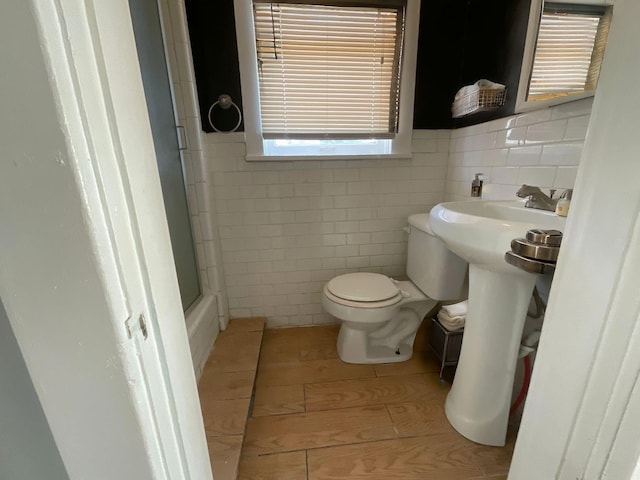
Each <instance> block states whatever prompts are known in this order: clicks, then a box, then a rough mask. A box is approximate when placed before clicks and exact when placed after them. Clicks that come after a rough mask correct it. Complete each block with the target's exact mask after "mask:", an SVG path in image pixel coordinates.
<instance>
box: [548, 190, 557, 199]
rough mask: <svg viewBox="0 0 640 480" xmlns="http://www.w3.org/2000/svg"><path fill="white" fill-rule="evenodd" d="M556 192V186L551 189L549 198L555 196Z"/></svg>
mask: <svg viewBox="0 0 640 480" xmlns="http://www.w3.org/2000/svg"><path fill="white" fill-rule="evenodd" d="M555 194H556V189H555V188H551V189H549V198H553V196H554V195H555Z"/></svg>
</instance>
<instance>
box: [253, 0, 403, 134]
mask: <svg viewBox="0 0 640 480" xmlns="http://www.w3.org/2000/svg"><path fill="white" fill-rule="evenodd" d="M378 4H380V6H378ZM384 4H385V5H386V6H382V2H376V0H372V1H370V2H368V3H367V5H366V6H363V5H358V4H356V3H354V2H351V3H346V4H345V3H344V2H343V3H342V4H341V5H339V6H338V5H330V4H322V5H320V4H315V3H312V2H307V3H294V2H287V1H282V2H278V3H274V2H264V1H261V0H254V3H253V10H254V24H255V33H256V43H257V45H256V47H257V59H258V83H259V89H260V112H261V122H262V132H263V136H264V138H392V137H393V135H394V134H395V133H396V132H397V129H398V102H399V89H400V78H399V77H400V75H399V72H400V62H401V60H402V58H401V57H402V39H403V29H404V2H395V4H394V1H391V2H389V1H385V2H384ZM389 5H391V6H389Z"/></svg>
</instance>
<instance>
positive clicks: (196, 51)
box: [186, 0, 530, 132]
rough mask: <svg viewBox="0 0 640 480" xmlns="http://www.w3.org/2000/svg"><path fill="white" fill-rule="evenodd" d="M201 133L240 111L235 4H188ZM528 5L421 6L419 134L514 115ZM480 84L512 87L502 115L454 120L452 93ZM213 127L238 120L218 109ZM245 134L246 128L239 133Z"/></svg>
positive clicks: (442, 0) (207, 0)
mask: <svg viewBox="0 0 640 480" xmlns="http://www.w3.org/2000/svg"><path fill="white" fill-rule="evenodd" d="M186 6H187V17H188V22H189V32H190V36H191V47H192V51H193V60H194V64H195V70H196V82H197V85H198V96H199V99H200V113H201V117H202V119H203V130H205V131H207V132H211V131H212V130H213V129H212V128H211V127H210V126H209V124H208V121H207V112H208V110H209V107H210V106H211V104H212V103H213V102H215V101H216V100H217V98H218V96H219V95H221V94H223V93H227V94H229V95H231V96H232V98H233V99H234V101H235V102H236V103H237V104H238V106H240V108H242V92H241V89H240V72H239V68H238V51H237V47H236V31H235V20H234V16H233V0H216V1H215V2H214V1H211V0H186ZM529 7H530V0H492V1H490V2H488V1H486V0H437V1H436V0H422V7H421V12H420V37H419V45H418V68H417V71H416V92H415V106H414V120H413V123H414V128H417V129H430V128H458V127H463V126H468V125H475V124H477V123H482V122H485V121H488V120H492V119H495V118H501V117H505V116H509V115H513V113H514V109H515V99H516V91H517V88H518V80H519V76H520V69H521V66H522V54H523V51H524V43H525V37H526V29H527V23H528V15H529ZM481 78H487V79H489V80H492V81H495V82H499V83H503V84H505V85H506V86H507V101H506V104H505V105H504V106H503V107H501V108H500V109H497V110H494V111H490V112H484V113H479V114H472V115H469V116H467V117H463V118H460V119H453V118H452V117H451V103H452V101H453V97H454V95H455V93H456V92H457V91H458V89H459V88H461V87H462V86H464V85H468V84H472V83H474V82H476V81H477V80H479V79H481ZM215 115H216V117H215V118H216V126H218V128H220V129H221V130H226V129H230V128H232V127H233V126H234V125H235V122H236V121H237V117H236V115H235V112H233V111H228V112H224V111H221V110H220V109H216V111H215ZM240 130H242V126H241V127H240Z"/></svg>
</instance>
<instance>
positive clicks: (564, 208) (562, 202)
mask: <svg viewBox="0 0 640 480" xmlns="http://www.w3.org/2000/svg"><path fill="white" fill-rule="evenodd" d="M572 196H573V190H572V189H568V190H565V191H564V192H562V195H560V198H559V199H558V203H556V215H560V216H561V217H566V216H567V215H569V207H570V206H571V197H572Z"/></svg>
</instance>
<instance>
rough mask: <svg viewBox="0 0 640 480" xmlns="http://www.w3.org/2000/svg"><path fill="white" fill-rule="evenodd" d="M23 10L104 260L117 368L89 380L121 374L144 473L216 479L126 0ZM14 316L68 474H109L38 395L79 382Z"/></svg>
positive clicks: (79, 388) (44, 3) (69, 418)
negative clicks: (62, 382)
mask: <svg viewBox="0 0 640 480" xmlns="http://www.w3.org/2000/svg"><path fill="white" fill-rule="evenodd" d="M30 7H31V12H32V15H33V17H34V19H35V22H36V24H37V28H38V33H39V42H40V45H41V49H42V55H43V60H44V63H45V64H46V67H47V73H48V76H49V83H50V85H51V90H52V93H53V97H54V101H55V103H56V105H57V110H58V115H59V126H60V128H61V129H62V131H63V132H64V134H65V138H66V141H67V150H68V152H67V154H68V155H69V161H68V168H69V169H71V171H72V172H73V174H74V178H75V182H76V187H77V192H78V194H79V195H80V196H81V198H82V205H81V208H82V211H83V217H84V227H85V228H86V231H87V232H88V233H89V234H90V238H91V245H90V246H91V249H92V251H93V256H92V258H94V259H95V261H96V262H97V263H98V265H99V269H100V275H101V280H102V282H103V288H104V295H105V297H106V298H107V300H108V304H109V306H110V307H109V311H110V312H111V317H110V318H111V320H112V325H111V327H112V328H113V331H114V332H115V333H116V335H117V336H118V337H119V338H120V340H119V341H118V343H117V345H114V347H117V348H118V350H119V352H120V355H119V357H118V358H114V359H113V365H120V366H121V367H122V371H120V370H117V371H116V370H115V369H114V370H112V371H110V370H109V369H108V368H107V369H103V370H98V371H95V372H93V374H94V375H96V376H97V378H98V379H100V378H102V377H104V378H105V381H107V379H108V378H110V377H109V376H113V375H119V374H123V375H126V376H127V379H128V385H129V393H128V395H129V402H130V403H131V405H132V406H133V408H134V409H135V411H136V412H137V420H136V422H134V424H132V425H129V426H128V427H127V430H124V431H122V432H121V433H122V434H123V435H125V436H126V435H127V431H128V429H130V430H131V431H132V432H133V431H136V432H137V434H138V435H140V438H141V439H143V442H142V443H141V444H139V445H137V446H138V447H139V448H141V449H142V450H143V451H145V455H144V456H143V457H142V458H139V459H136V460H135V462H137V463H138V464H139V465H141V468H143V467H142V466H143V465H144V464H146V465H147V468H148V469H149V471H151V472H153V478H166V479H171V480H173V479H185V480H186V479H204V480H207V479H211V478H212V474H211V467H210V463H209V455H208V450H207V444H206V439H205V434H204V426H203V421H202V416H201V413H200V411H201V410H200V404H199V400H198V395H197V389H196V381H195V375H194V371H193V367H192V364H191V355H190V350H189V343H188V337H187V331H186V325H185V319H184V312H183V311H182V305H181V301H180V295H179V290H178V283H177V278H176V274H175V268H174V266H173V261H172V258H173V256H172V251H171V245H170V240H169V233H168V226H167V221H166V216H165V211H164V206H163V201H162V192H161V187H160V180H159V175H158V170H157V165H156V158H155V151H154V146H153V140H152V136H151V128H150V123H149V118H148V112H147V109H146V104H145V99H144V98H145V97H144V90H143V86H142V79H141V73H140V67H139V62H138V57H137V52H136V47H135V40H134V34H133V28H132V23H131V18H130V13H129V6H128V2H127V1H126V0H112V1H109V2H104V1H102V0H56V1H51V0H30ZM87 261H90V259H87ZM43 268H46V266H43ZM49 273H52V272H47V274H49ZM5 285H6V284H5ZM25 287H26V286H25ZM16 288H20V287H16ZM8 303H9V305H7V306H8V307H10V306H14V305H12V302H11V301H9V302H8ZM8 310H9V308H8ZM16 314H17V315H16ZM19 314H20V312H19V311H16V309H11V312H10V318H11V321H12V326H13V328H14V331H15V333H16V338H17V340H18V343H19V345H20V348H21V350H22V352H23V355H24V357H25V361H26V363H27V367H28V369H29V371H30V375H31V377H32V380H33V383H34V387H35V388H36V392H37V393H38V396H39V399H40V402H41V404H42V407H43V410H44V412H45V415H46V417H47V419H48V420H49V423H50V424H51V426H52V433H53V435H54V439H55V440H56V443H57V444H58V446H59V447H60V448H59V449H60V453H61V456H62V458H63V461H64V463H65V466H66V468H67V470H68V472H69V473H70V476H71V478H102V477H100V475H106V476H108V475H109V474H108V472H95V471H93V472H89V471H87V470H86V469H87V468H90V466H88V465H87V461H86V460H85V459H84V458H81V457H82V455H81V453H80V452H81V451H82V450H83V449H85V450H87V451H89V450H90V451H92V452H94V453H95V452H104V453H103V455H105V456H106V455H109V453H110V452H111V449H110V448H109V445H101V441H102V439H101V438H100V435H93V436H92V438H86V437H85V433H86V428H85V427H86V426H84V425H76V424H75V423H74V421H73V419H74V415H73V412H69V411H67V409H64V408H61V406H60V404H59V398H57V399H56V398H55V397H53V396H52V395H50V392H48V391H46V389H45V388H43V384H46V383H49V384H50V383H51V382H52V381H55V378H56V377H57V376H59V377H61V378H62V377H65V379H66V380H68V381H66V384H67V385H68V386H69V388H70V391H73V392H74V395H75V394H77V395H78V396H80V397H81V398H82V395H83V392H84V391H85V389H86V386H85V385H83V384H81V383H78V384H77V385H75V386H73V381H74V379H75V378H76V377H75V376H73V375H72V376H71V377H73V378H71V379H70V380H69V378H68V377H69V375H68V374H67V372H65V371H61V370H55V369H46V365H44V364H43V362H46V360H45V359H42V358H40V357H41V355H39V352H38V351H37V345H36V344H34V343H33V342H30V338H29V337H30V333H31V332H30V328H31V326H25V325H19V324H18V323H16V320H15V319H16V317H17V316H19ZM141 319H143V320H144V323H142V322H141ZM77 321H81V319H77ZM87 334H88V335H91V332H87ZM77 340H78V335H76V336H75V338H74V341H77ZM87 340H89V338H88V339H87ZM65 341H66V338H65V337H64V336H56V339H55V342H56V343H55V344H54V345H53V348H54V349H59V350H63V349H65ZM88 344H90V343H89V341H88ZM87 368H88V367H87ZM119 372H121V373H119ZM45 377H46V381H44V380H45ZM98 381H99V380H98ZM96 414H99V412H96ZM62 425H64V427H65V428H60V426H62ZM103 427H105V428H109V427H108V426H105V425H103ZM112 428H113V429H116V428H122V425H113V427H112ZM110 433H114V434H116V435H117V434H118V432H110ZM125 439H127V440H128V436H126V437H125V438H123V440H125ZM98 454H100V453H98ZM132 454H133V452H132ZM110 461H111V462H112V463H114V462H124V461H127V459H126V458H124V459H123V458H111V459H110ZM104 478H107V477H104Z"/></svg>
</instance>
